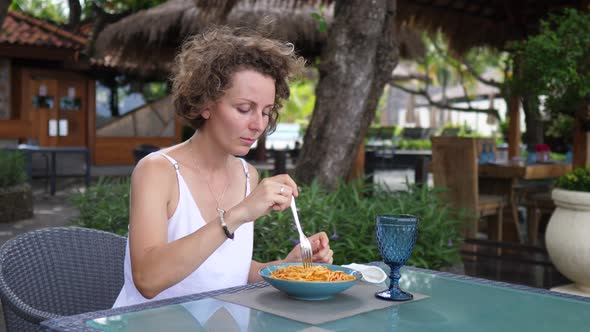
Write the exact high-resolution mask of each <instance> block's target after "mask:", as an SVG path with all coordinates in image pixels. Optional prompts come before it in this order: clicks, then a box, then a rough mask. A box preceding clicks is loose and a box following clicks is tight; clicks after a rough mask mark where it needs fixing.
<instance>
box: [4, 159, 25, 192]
mask: <svg viewBox="0 0 590 332" xmlns="http://www.w3.org/2000/svg"><path fill="white" fill-rule="evenodd" d="M26 180H27V175H26V173H25V157H24V156H23V154H22V153H21V152H18V151H5V150H0V188H7V187H12V186H16V185H19V184H23V183H25V182H26Z"/></svg>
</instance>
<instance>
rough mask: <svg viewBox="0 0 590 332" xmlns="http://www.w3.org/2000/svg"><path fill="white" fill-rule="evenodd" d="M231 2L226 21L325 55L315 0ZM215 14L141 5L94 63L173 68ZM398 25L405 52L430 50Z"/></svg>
mask: <svg viewBox="0 0 590 332" xmlns="http://www.w3.org/2000/svg"><path fill="white" fill-rule="evenodd" d="M230 2H232V1H230ZM316 2H317V1H316ZM215 3H217V2H215ZM220 3H221V4H222V3H223V1H222V2H220ZM286 4H288V5H286ZM231 5H232V6H233V7H232V8H231V10H230V11H229V13H228V14H227V17H225V21H223V22H222V23H223V24H227V25H229V26H245V27H251V28H259V27H260V26H261V25H262V26H264V30H265V31H266V32H267V33H268V35H269V36H272V37H274V38H277V39H281V40H284V41H288V42H291V43H293V44H294V45H295V48H296V50H297V52H298V53H299V54H300V55H302V56H304V57H306V58H313V57H315V56H317V55H319V54H320V52H321V50H322V47H323V45H324V44H325V42H326V38H327V33H326V32H320V31H319V30H318V28H317V24H318V23H317V21H316V20H315V19H314V18H313V17H312V13H317V12H318V7H317V5H316V4H314V3H313V2H304V1H299V2H296V5H294V4H293V3H292V2H289V1H278V2H277V1H274V0H258V1H256V2H252V1H243V2H240V3H238V4H235V6H234V5H233V3H232V4H231ZM332 11H333V8H332V6H329V7H327V8H325V9H324V12H325V19H326V22H327V23H328V24H330V23H331V21H332V14H331V13H332ZM219 15H223V14H222V13H221V14H219ZM209 18H210V16H206V15H203V12H202V11H201V10H200V9H199V8H198V7H197V6H196V5H195V2H193V1H192V0H169V1H167V2H166V3H164V4H162V5H160V6H157V7H154V8H151V9H148V10H144V11H140V12H138V13H136V14H134V15H131V16H128V17H126V18H124V19H122V20H121V21H119V22H116V23H114V24H111V25H109V26H107V27H106V28H105V29H104V30H103V31H102V32H101V33H100V34H99V35H98V37H97V40H96V44H95V53H94V63H95V64H96V65H101V66H107V67H117V68H118V69H123V70H126V71H130V72H134V73H135V74H140V75H147V76H160V77H161V76H163V75H166V74H167V73H169V72H170V69H171V66H172V63H173V58H174V55H175V53H176V51H177V50H178V48H179V46H180V45H181V44H182V41H183V40H184V39H186V38H187V37H188V36H191V35H194V34H196V33H198V32H200V31H202V30H203V29H204V28H205V27H206V26H207V24H208V23H207V22H208V21H209ZM398 31H399V41H400V50H401V54H402V56H404V57H407V58H416V57H420V56H422V55H423V54H424V45H423V44H422V40H421V36H420V34H419V33H418V32H416V31H414V30H411V29H408V28H407V27H406V26H401V27H400V28H399V30H398Z"/></svg>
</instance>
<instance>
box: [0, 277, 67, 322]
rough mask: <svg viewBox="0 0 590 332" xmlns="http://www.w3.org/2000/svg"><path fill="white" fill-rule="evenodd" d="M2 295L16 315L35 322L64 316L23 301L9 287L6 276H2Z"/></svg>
mask: <svg viewBox="0 0 590 332" xmlns="http://www.w3.org/2000/svg"><path fill="white" fill-rule="evenodd" d="M0 275H1V274H0ZM0 297H1V298H2V303H3V304H5V305H8V307H10V309H11V310H12V311H14V313H15V314H16V315H18V316H19V317H21V318H22V319H24V320H26V321H28V322H31V323H33V324H37V325H38V324H39V323H41V322H42V321H44V320H47V319H50V318H59V317H62V316H60V315H56V314H53V313H49V312H45V311H41V310H38V309H35V308H33V307H31V306H29V305H28V304H26V303H24V302H23V301H21V299H20V298H19V297H18V296H16V294H14V292H13V291H12V290H11V289H10V288H9V287H8V285H7V284H6V282H5V280H4V278H3V277H1V276H0Z"/></svg>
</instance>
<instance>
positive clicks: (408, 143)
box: [396, 138, 432, 150]
mask: <svg viewBox="0 0 590 332" xmlns="http://www.w3.org/2000/svg"><path fill="white" fill-rule="evenodd" d="M431 148H432V142H430V140H429V139H407V138H402V139H400V140H399V141H398V142H397V145H396V149H398V150H430V149H431Z"/></svg>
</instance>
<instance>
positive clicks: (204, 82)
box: [172, 27, 304, 133]
mask: <svg viewBox="0 0 590 332" xmlns="http://www.w3.org/2000/svg"><path fill="white" fill-rule="evenodd" d="M303 65H304V60H303V58H301V57H298V56H296V55H295V52H294V47H293V44H290V43H282V42H280V41H277V40H274V39H269V38H265V37H263V36H261V35H259V34H257V33H255V32H253V31H251V30H245V29H240V28H228V27H215V28H212V29H209V30H208V31H206V32H204V33H202V34H198V35H196V36H193V37H191V38H190V39H188V40H187V41H186V42H185V43H184V44H183V46H182V50H181V52H180V54H178V56H177V57H176V69H175V72H174V75H173V77H172V100H173V103H174V107H175V109H176V113H177V114H178V115H180V116H181V117H183V118H185V119H186V120H187V121H188V123H189V124H190V125H191V126H192V127H193V128H194V129H198V128H200V127H201V126H202V125H203V123H204V122H205V119H204V118H203V117H202V116H201V112H202V109H203V107H204V106H205V104H206V103H208V102H210V101H216V100H218V99H219V98H221V97H222V96H223V94H224V93H225V91H226V90H228V89H229V88H231V84H232V81H231V78H232V75H233V74H234V73H236V72H237V71H239V70H242V69H251V70H255V71H257V72H259V73H261V74H263V75H267V76H269V77H271V78H273V79H274V81H275V101H274V106H273V108H272V110H271V112H270V119H269V123H268V127H267V128H266V133H272V132H273V131H274V129H275V127H276V122H277V120H278V117H279V113H278V112H279V109H281V107H282V105H283V101H284V100H286V99H288V98H289V94H290V93H289V84H288V81H289V79H291V78H292V77H293V76H294V75H295V74H297V73H299V72H300V70H301V68H302V67H303Z"/></svg>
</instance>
